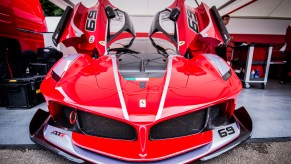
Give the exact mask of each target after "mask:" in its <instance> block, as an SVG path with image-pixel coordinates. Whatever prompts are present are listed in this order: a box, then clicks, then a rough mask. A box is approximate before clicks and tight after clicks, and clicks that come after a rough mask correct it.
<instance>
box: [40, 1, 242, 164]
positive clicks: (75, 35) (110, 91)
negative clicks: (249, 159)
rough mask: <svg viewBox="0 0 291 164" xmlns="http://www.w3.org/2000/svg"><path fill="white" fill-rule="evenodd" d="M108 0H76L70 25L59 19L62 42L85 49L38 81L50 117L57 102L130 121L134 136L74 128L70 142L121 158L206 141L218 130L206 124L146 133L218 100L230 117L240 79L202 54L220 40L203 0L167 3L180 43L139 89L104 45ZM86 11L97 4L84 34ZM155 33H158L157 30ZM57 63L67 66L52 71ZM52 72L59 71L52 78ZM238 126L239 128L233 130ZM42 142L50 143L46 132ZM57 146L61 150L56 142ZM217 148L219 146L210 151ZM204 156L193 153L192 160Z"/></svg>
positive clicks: (142, 157)
mask: <svg viewBox="0 0 291 164" xmlns="http://www.w3.org/2000/svg"><path fill="white" fill-rule="evenodd" d="M107 5H111V4H110V3H109V2H107V1H103V0H102V1H99V3H98V4H96V6H94V7H91V8H90V9H87V8H85V7H84V6H83V5H82V4H77V5H76V6H75V7H74V10H73V12H72V14H71V15H70V17H69V20H68V21H67V22H69V23H67V24H66V25H65V26H66V30H65V31H64V32H63V35H62V36H61V39H60V41H61V42H62V43H63V44H64V45H65V46H73V47H74V48H75V49H76V50H77V51H78V52H79V53H83V55H79V56H77V57H75V58H73V60H72V61H70V62H67V63H66V62H65V61H66V60H67V59H68V58H70V57H68V58H64V59H61V60H60V61H59V62H58V63H57V64H56V65H55V66H54V67H53V68H52V70H50V72H49V73H48V74H47V76H46V78H45V80H44V81H43V83H42V85H41V91H42V93H43V95H44V96H45V99H46V102H47V104H48V108H49V112H50V116H51V118H52V120H54V121H55V122H58V120H59V115H60V114H61V110H62V106H67V107H70V108H72V109H74V110H77V111H84V112H88V113H90V114H92V115H97V116H102V117H105V118H110V119H113V120H117V121H120V122H122V123H125V124H128V125H130V126H132V127H133V128H134V129H135V131H136V135H137V138H136V139H134V140H122V139H113V138H106V137H98V136H92V135H87V134H83V133H80V132H78V131H72V135H71V139H70V140H71V141H72V143H73V144H74V145H75V146H78V147H81V148H84V149H85V150H90V151H92V152H95V153H97V154H102V155H105V156H109V157H112V158H115V159H120V160H123V161H158V160H164V159H168V158H171V157H175V156H179V155H181V154H183V153H187V152H189V151H193V150H196V149H197V148H202V147H204V146H205V145H211V143H212V142H214V138H215V136H217V134H213V133H214V132H215V131H211V130H203V131H201V132H199V133H195V134H191V135H186V136H180V137H174V138H168V139H158V140H155V139H151V138H150V137H149V134H150V129H151V128H152V127H153V126H155V125H157V124H159V123H163V122H164V121H167V120H171V119H175V118H177V117H179V116H184V115H186V114H190V113H194V112H198V111H200V110H202V109H206V108H208V107H211V106H215V105H217V104H222V105H221V111H222V112H223V115H224V116H225V117H226V118H227V119H230V120H231V118H233V114H234V110H235V104H236V100H237V97H238V94H239V93H240V91H241V89H242V85H241V82H240V80H239V79H238V77H237V76H236V74H235V73H234V71H233V70H232V69H231V68H230V67H229V66H228V65H227V64H226V63H225V62H224V61H222V65H224V66H225V67H226V68H227V69H228V70H229V72H228V73H229V74H230V76H229V77H227V78H222V76H223V75H222V74H221V72H220V69H219V68H218V66H217V65H215V64H214V61H212V59H211V58H213V57H214V58H215V59H217V60H218V61H220V59H218V58H216V57H215V55H208V56H207V54H209V53H213V50H214V47H215V46H217V45H218V44H219V43H221V42H223V40H222V37H221V35H220V33H219V30H218V27H217V25H216V24H215V23H214V21H213V19H214V18H213V15H212V14H211V13H210V11H209V8H208V7H207V6H206V5H205V4H203V3H202V4H201V5H200V6H199V7H197V8H194V9H193V8H190V7H188V6H186V5H184V1H182V0H181V1H180V0H177V1H175V2H174V3H173V5H171V6H170V8H171V9H173V8H175V7H178V8H179V9H180V16H179V18H178V20H177V22H176V23H177V27H178V34H177V35H178V40H177V43H176V44H173V45H178V47H177V50H178V52H177V55H174V56H171V57H169V59H167V62H168V63H167V69H166V70H165V73H164V74H163V76H162V77H160V78H148V79H146V80H141V81H143V82H145V83H146V85H145V87H141V86H140V85H141V84H140V82H141V81H138V80H129V79H128V78H125V77H123V75H122V73H121V72H119V71H118V69H119V68H118V66H116V63H118V62H120V60H119V61H118V59H116V58H115V57H114V56H112V55H110V54H109V52H106V51H105V50H106V48H107V47H109V46H110V45H111V44H113V43H114V42H115V40H118V39H115V40H113V41H111V42H107V41H106V30H107V27H106V25H107V17H106V15H105V11H104V7H105V6H107ZM111 6H112V5H111ZM92 10H97V13H98V16H97V23H96V29H95V31H93V32H90V31H86V30H85V29H84V28H85V25H86V18H87V15H88V11H92ZM186 10H190V11H191V12H193V13H195V15H196V16H197V21H198V24H199V30H198V31H197V32H194V31H193V30H191V29H189V27H188V26H189V25H188V24H187V18H188V17H187V11H186ZM92 35H93V36H94V37H95V40H94V41H93V42H91V43H89V37H90V36H92ZM121 36H122V35H121ZM155 36H156V37H159V36H160V34H157V35H155ZM126 37H127V35H126ZM137 38H138V36H137ZM160 38H164V39H165V38H166V39H165V40H164V42H169V41H171V39H169V38H167V37H165V36H163V37H160ZM104 42H105V43H104ZM171 42H173V41H171ZM84 49H86V50H84ZM95 50H97V51H98V54H99V57H98V58H97V59H95V58H92V57H91V56H92V52H93V51H95ZM186 52H189V53H190V54H191V56H192V57H191V58H190V59H187V58H186V57H184V54H185V53H186ZM69 56H70V55H69ZM209 56H210V57H209ZM220 64H221V63H220ZM61 65H63V67H66V68H64V70H63V71H62V72H61V73H58V71H60V69H59V68H60V67H62V66H61ZM65 65H66V66H65ZM56 72H57V73H56ZM56 74H58V75H59V76H58V77H57V78H55V77H56V76H57V75H56ZM141 100H145V102H146V106H141V104H140V103H141ZM70 115H72V113H71V114H70ZM73 115H74V113H73ZM70 119H72V117H71V116H70ZM234 120H236V118H235V119H234ZM70 122H75V120H73V121H71V120H70ZM185 126H186V125H185ZM237 130H238V131H239V128H238V129H237ZM44 131H45V130H44ZM238 131H237V133H239V132H238ZM215 133H216V132H215ZM231 134H232V133H230V134H229V135H231ZM62 136H64V135H62ZM237 137H238V135H236V136H235V137H233V138H231V139H230V140H229V142H231V141H233V140H235V139H236V138H237ZM46 140H47V141H48V142H50V143H52V144H54V145H56V143H53V141H52V140H50V139H49V138H48V139H46ZM56 146H57V147H60V148H61V149H62V147H61V146H60V145H56ZM223 146H225V144H223V145H219V146H218V147H216V148H215V149H213V150H211V151H210V152H212V151H215V150H217V149H218V148H221V147H223ZM65 151H68V150H65ZM68 152H69V151H68ZM210 152H208V153H210ZM69 153H72V152H69ZM72 154H74V153H72ZM205 155H206V154H202V155H198V156H196V157H193V158H192V159H191V160H196V159H199V158H201V157H203V156H205ZM76 156H78V155H76ZM79 157H80V158H82V157H81V156H79ZM84 159H85V160H89V161H91V160H90V159H87V158H84ZM91 162H98V161H94V160H93V161H91Z"/></svg>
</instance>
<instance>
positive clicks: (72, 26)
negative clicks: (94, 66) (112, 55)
mask: <svg viewBox="0 0 291 164" xmlns="http://www.w3.org/2000/svg"><path fill="white" fill-rule="evenodd" d="M107 5H111V4H110V2H109V1H106V0H99V2H98V3H97V4H96V5H95V6H93V7H91V8H86V7H85V6H84V5H83V4H82V3H78V4H77V5H75V6H74V8H73V9H74V10H73V14H72V15H71V16H70V18H69V20H68V22H67V24H66V28H65V29H66V30H65V31H64V32H63V34H62V37H61V39H60V42H62V41H63V43H64V44H65V46H74V48H75V49H76V50H77V52H78V53H83V54H87V55H89V56H92V52H93V51H95V50H97V51H98V54H99V55H103V54H104V53H105V50H106V38H105V36H106V29H107V27H106V23H107V17H106V14H105V10H104V8H105V7H106V6H107ZM111 6H112V5H111ZM90 11H97V16H96V18H97V19H96V26H95V27H96V28H95V30H94V31H88V30H85V26H86V18H87V16H88V13H89V12H90ZM90 37H94V41H93V42H91V43H90V41H89V39H90ZM68 38H70V39H69V40H68ZM70 40H72V41H71V42H70ZM72 44H74V45H72ZM82 44H83V45H87V47H91V48H92V49H91V50H90V49H89V50H88V49H87V50H83V49H82V48H81V47H82Z"/></svg>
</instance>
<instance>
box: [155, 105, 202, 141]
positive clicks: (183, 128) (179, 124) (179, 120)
mask: <svg viewBox="0 0 291 164" xmlns="http://www.w3.org/2000/svg"><path fill="white" fill-rule="evenodd" d="M206 117H207V109H203V110H199V111H197V112H193V113H190V114H186V115H183V116H179V117H176V118H173V119H169V120H166V121H164V122H161V123H158V124H157V125H154V126H153V127H152V128H151V130H150V139H152V140H155V139H165V138H175V137H181V136H187V135H191V134H195V133H198V132H200V131H201V130H202V129H203V128H204V126H205V121H206Z"/></svg>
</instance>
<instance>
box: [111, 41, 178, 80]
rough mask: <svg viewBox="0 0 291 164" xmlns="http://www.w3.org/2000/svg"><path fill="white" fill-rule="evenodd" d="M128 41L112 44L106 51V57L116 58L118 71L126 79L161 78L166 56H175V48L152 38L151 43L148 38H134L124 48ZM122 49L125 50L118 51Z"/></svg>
mask: <svg viewBox="0 0 291 164" xmlns="http://www.w3.org/2000/svg"><path fill="white" fill-rule="evenodd" d="M128 40H129V39H128V38H127V39H121V40H118V41H116V42H114V43H112V45H111V46H110V49H111V51H108V55H115V56H116V57H117V62H118V70H119V72H120V73H121V75H122V76H123V77H124V78H126V79H136V78H161V77H163V75H164V73H165V72H166V68H167V61H168V60H167V59H168V56H169V55H177V53H176V50H175V49H176V48H175V46H174V45H173V44H172V43H170V42H169V41H167V40H164V39H160V38H154V40H155V41H154V43H153V41H152V40H151V39H150V38H136V39H135V40H134V42H133V43H132V45H131V46H130V47H128V48H127V47H126V48H124V47H125V45H124V43H128ZM122 48H124V49H125V50H124V51H120V49H122ZM112 49H113V50H112ZM114 49H117V50H116V51H114ZM161 49H162V50H161Z"/></svg>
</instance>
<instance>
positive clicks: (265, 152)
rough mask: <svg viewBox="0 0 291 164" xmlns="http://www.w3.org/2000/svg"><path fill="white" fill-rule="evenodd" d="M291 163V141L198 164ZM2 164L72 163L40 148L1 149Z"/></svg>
mask: <svg viewBox="0 0 291 164" xmlns="http://www.w3.org/2000/svg"><path fill="white" fill-rule="evenodd" d="M290 162H291V141H290V140H289V141H283V142H251V143H243V144H241V145H239V146H237V147H236V148H234V149H232V150H230V151H228V152H226V153H225V154H222V155H220V156H218V157H216V158H213V159H210V160H208V161H205V162H204V161H203V162H200V161H198V162H193V163H198V164H217V163H223V164H224V163H228V164H238V163H240V164H252V163H283V164H285V163H286V164H287V163H290ZM0 163H1V164H2V163H3V164H4V163H5V164H14V163H23V164H26V163H27V164H28V163H29V164H33V163H35V164H36V163H37V164H39V163H51V164H59V163H61V164H70V163H72V162H70V161H68V160H66V159H64V158H62V157H61V156H58V155H56V154H54V153H51V152H50V151H48V150H44V149H42V148H40V147H32V148H24V147H23V148H21V147H18V148H17V147H6V148H3V147H2V148H1V149H0Z"/></svg>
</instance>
